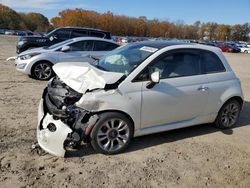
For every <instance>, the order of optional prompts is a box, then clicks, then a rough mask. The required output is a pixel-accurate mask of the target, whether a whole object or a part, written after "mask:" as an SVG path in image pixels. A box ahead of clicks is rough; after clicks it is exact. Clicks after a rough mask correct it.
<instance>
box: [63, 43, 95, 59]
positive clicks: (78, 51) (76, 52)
mask: <svg viewBox="0 0 250 188" xmlns="http://www.w3.org/2000/svg"><path fill="white" fill-rule="evenodd" d="M68 46H69V47H70V49H69V50H68V51H66V52H61V53H60V55H59V62H86V61H87V62H90V61H92V59H91V58H90V57H89V55H90V54H91V53H90V52H91V51H93V41H92V40H84V41H77V42H74V43H71V44H70V45H68Z"/></svg>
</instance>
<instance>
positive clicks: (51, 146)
mask: <svg viewBox="0 0 250 188" xmlns="http://www.w3.org/2000/svg"><path fill="white" fill-rule="evenodd" d="M42 127H43V129H41V130H38V133H37V139H38V143H39V145H40V146H41V148H43V149H44V150H45V151H47V152H48V153H51V154H53V155H56V156H60V157H64V155H65V149H64V141H65V140H66V139H67V137H68V134H70V133H71V132H72V130H71V129H70V128H69V127H68V126H67V125H66V124H65V123H63V122H62V121H61V120H54V119H53V117H52V115H50V114H48V113H47V114H46V116H45V117H44V118H43V122H42Z"/></svg>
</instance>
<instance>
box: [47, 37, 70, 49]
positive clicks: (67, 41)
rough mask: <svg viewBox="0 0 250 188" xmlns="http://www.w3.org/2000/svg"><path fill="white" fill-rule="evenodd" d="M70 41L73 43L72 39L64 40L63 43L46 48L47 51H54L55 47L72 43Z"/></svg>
mask: <svg viewBox="0 0 250 188" xmlns="http://www.w3.org/2000/svg"><path fill="white" fill-rule="evenodd" d="M72 41H73V40H72V39H69V40H65V41H62V42H59V43H56V44H54V45H52V46H50V47H48V48H47V49H50V50H51V49H55V48H57V47H60V46H62V45H64V44H67V43H70V42H72Z"/></svg>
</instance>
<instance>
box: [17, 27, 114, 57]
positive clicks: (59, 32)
mask: <svg viewBox="0 0 250 188" xmlns="http://www.w3.org/2000/svg"><path fill="white" fill-rule="evenodd" d="M84 36H86V37H87V36H91V37H99V38H105V39H111V34H110V32H107V31H103V30H100V29H91V28H82V27H63V28H57V29H54V30H53V31H51V32H50V33H48V34H46V35H44V36H23V37H20V38H19V41H18V42H17V46H16V52H17V53H18V54H19V53H21V52H23V51H25V50H27V49H30V48H36V47H42V46H51V45H53V44H56V43H59V42H62V41H64V40H68V39H71V38H75V37H84Z"/></svg>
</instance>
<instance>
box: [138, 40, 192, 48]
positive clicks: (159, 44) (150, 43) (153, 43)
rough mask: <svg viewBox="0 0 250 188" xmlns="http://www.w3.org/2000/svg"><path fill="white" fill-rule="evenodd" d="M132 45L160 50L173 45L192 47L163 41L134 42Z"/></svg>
mask: <svg viewBox="0 0 250 188" xmlns="http://www.w3.org/2000/svg"><path fill="white" fill-rule="evenodd" d="M134 44H140V45H145V46H150V47H153V48H158V49H162V48H165V47H168V46H174V45H194V44H193V43H186V42H179V41H165V40H157V41H142V42H135V43H134Z"/></svg>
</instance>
